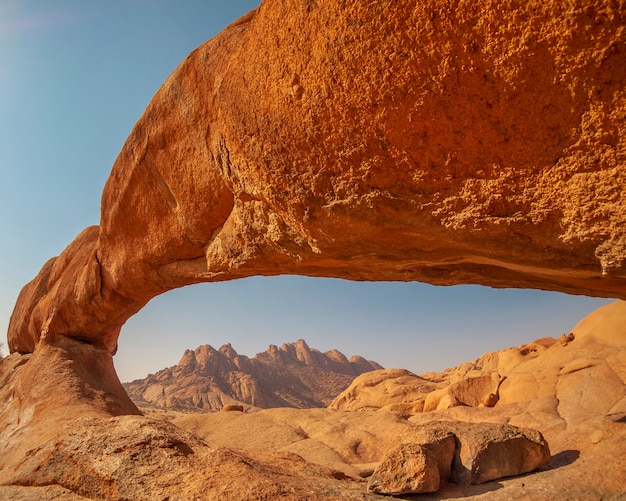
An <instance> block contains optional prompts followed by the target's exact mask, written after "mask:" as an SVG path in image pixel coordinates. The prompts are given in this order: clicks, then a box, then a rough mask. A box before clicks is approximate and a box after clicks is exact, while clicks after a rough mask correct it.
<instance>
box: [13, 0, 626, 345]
mask: <svg viewBox="0 0 626 501" xmlns="http://www.w3.org/2000/svg"><path fill="white" fill-rule="evenodd" d="M592 4H593V5H592ZM592 4H590V3H589V2H586V3H585V5H584V6H582V5H580V6H577V5H575V4H567V5H565V4H563V3H562V2H556V1H554V2H543V1H542V2H538V1H533V2H526V3H524V4H523V5H521V4H520V5H516V4H506V5H500V4H498V5H496V4H493V5H491V8H487V7H486V6H484V5H474V4H472V3H469V2H462V3H460V4H459V3H458V2H435V1H430V2H420V3H419V4H415V3H414V2H367V3H361V2H345V1H340V0H334V1H329V2H315V1H300V0H298V1H296V0H285V1H278V0H266V1H265V2H263V3H262V5H261V6H260V7H259V8H258V9H257V10H255V11H253V12H251V13H250V14H248V15H247V16H245V17H244V18H242V19H240V20H239V21H237V22H235V23H234V24H232V25H231V26H229V27H228V28H227V29H226V30H224V32H223V33H221V34H220V35H219V36H217V37H216V38H214V39H212V40H210V41H209V42H207V43H206V44H204V45H202V46H201V47H199V48H198V49H197V50H195V51H194V52H193V53H192V54H191V55H190V56H189V57H188V58H187V59H186V60H185V61H184V62H183V63H182V64H181V65H180V66H179V68H178V69H177V70H176V71H175V72H174V73H173V74H172V75H171V76H170V77H169V78H168V79H167V81H166V82H165V83H164V85H163V87H162V88H161V89H160V90H159V91H158V93H157V94H156V95H155V97H154V98H153V100H152V102H151V103H150V104H149V106H148V108H147V109H146V111H145V113H144V114H143V116H142V117H141V118H140V119H139V121H138V122H137V124H136V126H135V127H134V129H133V131H132V133H131V134H130V136H129V138H128V140H127V141H126V143H125V145H124V147H123V149H122V151H121V153H120V155H119V157H118V158H117V160H116V162H115V164H114V166H113V169H112V172H111V175H110V177H109V179H108V181H107V183H106V186H105V188H104V192H103V196H102V216H101V221H100V225H99V226H94V227H91V228H87V229H86V230H85V231H84V232H83V233H81V234H80V235H79V236H78V237H77V238H76V240H75V241H74V242H72V243H71V244H70V245H69V246H68V247H67V249H65V251H64V252H63V253H62V254H61V255H60V256H59V257H57V258H55V259H53V260H50V261H49V262H48V263H46V265H45V266H44V267H43V269H42V271H41V272H40V274H39V275H38V276H37V277H36V278H35V279H34V280H33V281H32V282H31V283H29V284H28V285H27V286H25V288H24V289H23V291H22V293H21V295H20V297H19V299H18V301H17V304H16V307H15V311H14V313H13V316H12V318H11V322H10V326H9V334H8V340H9V347H10V350H11V351H12V352H21V353H28V352H32V351H33V350H34V349H35V347H36V346H37V344H38V343H40V342H41V341H43V342H44V344H50V343H55V342H56V341H57V340H59V339H60V337H62V336H64V337H70V338H74V339H78V340H80V341H83V342H86V343H88V344H91V345H93V346H96V347H99V348H103V349H106V350H107V351H108V352H110V353H114V352H115V350H116V345H117V338H118V335H119V332H120V329H121V327H122V325H123V324H124V322H125V321H126V320H127V319H128V318H129V317H130V316H131V315H132V314H134V313H135V312H137V311H138V310H139V309H141V307H142V306H143V305H145V303H146V302H147V301H149V300H150V299H151V298H152V297H154V296H155V295H157V294H160V293H162V292H165V291H167V290H169V289H173V288H176V287H181V286H185V285H188V284H192V283H197V282H202V281H220V280H229V279H234V278H238V277H244V276H250V275H255V274H257V275H275V274H281V273H295V274H302V275H311V276H330V277H342V278H347V279H356V280H418V281H424V282H429V283H433V284H456V283H480V284H485V285H491V286H495V287H533V288H542V289H550V290H558V291H564V292H570V293H579V294H589V295H600V296H614V297H621V298H625V297H626V279H625V276H626V269H625V266H624V263H625V260H626V226H625V225H624V221H625V220H626V189H624V188H625V187H626V169H625V168H624V158H625V155H624V153H625V139H624V137H625V136H626V135H625V128H626V94H625V93H624V89H625V88H626V85H625V84H626V51H625V38H626V35H625V32H624V29H623V27H624V24H625V23H624V21H625V19H624V11H623V8H620V7H619V6H615V5H614V4H613V3H611V2H608V1H597V2H592ZM581 33H585V34H586V35H585V36H581V35H580V34H581Z"/></svg>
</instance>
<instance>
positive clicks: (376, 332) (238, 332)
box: [0, 0, 611, 381]
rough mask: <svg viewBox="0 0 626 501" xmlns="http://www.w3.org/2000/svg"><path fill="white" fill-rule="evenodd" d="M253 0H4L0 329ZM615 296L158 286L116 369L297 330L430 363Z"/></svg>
mask: <svg viewBox="0 0 626 501" xmlns="http://www.w3.org/2000/svg"><path fill="white" fill-rule="evenodd" d="M257 4H258V1H256V0H235V1H231V2H226V1H224V0H220V1H218V0H203V1H192V0H106V1H104V0H102V1H85V0H54V1H50V0H0V169H1V181H0V235H1V237H2V243H1V244H0V329H2V330H3V331H6V326H7V325H8V321H9V316H10V314H11V311H12V309H13V305H14V303H15V299H16V297H17V294H18V292H19V290H20V288H21V287H22V286H23V285H24V284H25V283H26V282H28V281H29V280H31V279H32V278H33V277H34V276H35V275H36V274H37V272H38V271H39V269H40V268H41V266H42V265H43V264H44V262H45V261H46V260H47V259H48V258H49V257H51V256H55V255H58V254H59V253H60V252H61V251H62V250H63V248H64V247H65V246H66V245H67V244H68V243H70V242H71V241H72V240H73V238H74V237H75V236H76V235H77V234H78V233H79V232H80V231H81V230H82V229H83V228H84V227H86V226H89V225H92V224H97V223H98V221H99V206H100V194H101V191H102V188H103V186H104V182H105V180H106V178H107V176H108V174H109V171H110V168H111V165H112V164H113V161H114V159H115V157H116V156H117V153H118V152H119V150H120V149H121V147H122V144H123V142H124V140H125V139H126V137H127V135H128V134H129V132H130V130H131V128H132V126H133V124H134V123H135V121H136V120H137V119H138V118H139V116H140V115H141V113H142V111H143V110H144V108H145V107H146V105H147V104H148V102H149V100H150V98H151V97H152V95H153V94H154V93H155V92H156V90H157V89H158V88H159V86H160V85H161V83H162V82H163V81H164V80H165V79H166V77H167V76H168V75H169V74H170V73H171V72H172V71H173V70H174V69H175V67H176V66H177V65H178V63H180V62H181V61H182V60H183V58H184V57H185V56H186V55H187V54H188V53H189V52H190V51H191V50H193V49H194V48H195V47H197V46H198V45H200V44H201V43H202V42H204V41H205V40H207V39H209V38H211V37H212V36H214V35H215V34H217V33H218V32H219V31H220V30H221V29H222V28H224V27H225V26H226V25H227V24H229V23H230V22H232V21H234V20H235V19H237V18H238V17H240V16H241V15H243V14H244V13H246V12H248V11H249V10H251V9H253V8H255V7H256V5H257ZM610 301H611V300H603V299H592V298H585V297H577V296H567V295H564V294H558V293H548V292H540V291H529V290H511V289H509V290H494V289H489V288H486V287H480V286H459V287H433V286H429V285H424V284H419V283H387V282H386V283H354V282H346V281H340V280H330V279H309V278H302V277H275V278H250V279H245V280H240V281H235V282H227V283H214V284H203V285H199V286H194V287H188V288H184V289H180V290H177V291H173V292H170V293H167V294H165V295H163V296H161V297H158V298H155V299H154V300H153V301H152V302H151V303H150V304H149V305H148V306H147V307H146V308H144V310H142V311H141V312H140V313H139V314H138V315H136V316H135V317H133V318H131V319H130V320H129V321H128V322H127V324H126V325H125V326H124V329H123V330H122V335H121V338H120V345H119V352H118V354H117V355H116V356H115V365H116V367H117V369H118V372H119V375H120V378H121V379H122V381H128V380H131V379H135V378H140V377H144V376H145V375H146V374H148V373H152V372H156V371H157V370H159V369H162V368H164V367H166V366H170V365H173V364H175V363H176V362H177V361H178V360H179V359H180V357H181V355H182V353H183V351H184V350H185V349H187V348H192V349H193V348H196V347H197V346H199V345H201V344H211V345H212V346H214V347H215V348H218V347H219V346H221V345H222V344H224V343H228V342H230V343H232V345H233V347H234V348H235V349H236V350H237V351H238V352H239V353H241V354H245V355H248V356H254V355H255V354H256V353H257V352H260V351H263V350H265V349H266V348H267V346H268V345H269V344H277V345H280V344H282V343H284V342H293V341H296V340H297V339H299V338H303V339H305V340H306V341H307V343H308V344H309V346H311V347H313V348H318V349H320V350H322V351H326V350H329V349H331V348H337V349H339V350H340V351H342V352H343V353H344V354H345V355H347V356H351V355H356V354H359V355H362V356H364V357H366V358H368V359H371V360H376V361H377V362H379V363H380V364H382V365H383V366H385V367H404V368H407V369H410V370H412V371H414V372H416V373H422V372H426V371H430V370H443V369H445V368H447V367H450V366H453V365H457V364H458V363H460V362H463V361H468V360H473V359H475V358H476V357H478V356H480V355H481V354H482V353H484V352H486V351H490V350H493V349H501V348H505V347H508V346H516V345H519V344H522V343H525V342H529V341H531V340H533V339H536V338H539V337H543V336H559V335H560V334H561V333H563V332H569V330H570V329H571V328H572V327H574V325H575V324H576V323H577V322H578V320H580V319H581V318H582V317H584V316H585V315H587V314H588V313H589V312H591V311H593V310H594V309H596V308H597V307H599V306H601V305H603V304H606V303H608V302H610ZM2 342H3V344H4V348H5V353H6V337H4V339H2Z"/></svg>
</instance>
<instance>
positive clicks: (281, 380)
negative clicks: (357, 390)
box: [124, 339, 382, 411]
mask: <svg viewBox="0 0 626 501" xmlns="http://www.w3.org/2000/svg"><path fill="white" fill-rule="evenodd" d="M376 369H382V366H380V365H378V364H377V363H376V362H372V361H369V360H365V359H364V358H363V357H359V356H353V357H350V359H349V360H348V359H347V358H346V356H345V355H344V354H343V353H341V352H339V351H337V350H331V351H328V352H326V353H321V352H320V351H319V350H316V349H311V348H309V346H308V345H307V344H306V342H305V341H304V340H303V339H299V340H298V341H297V342H295V343H286V344H283V345H282V346H281V347H278V346H275V345H270V346H269V348H268V349H267V350H266V351H264V352H263V353H258V354H257V355H256V356H254V357H253V358H248V357H246V356H245V355H239V354H238V353H237V352H236V351H235V350H234V349H233V347H232V346H231V345H230V344H226V345H224V346H222V347H220V349H219V350H216V349H215V348H213V347H211V346H208V345H204V346H200V347H199V348H197V349H195V350H187V351H185V354H184V355H183V357H182V358H181V359H180V362H179V363H178V364H177V365H175V366H174V367H169V368H167V369H163V370H161V371H159V372H157V373H156V374H150V375H149V376H147V377H146V378H144V379H138V380H136V381H133V382H131V383H124V389H125V390H126V392H127V393H128V395H129V396H130V398H131V400H132V401H133V402H135V404H137V405H153V406H156V407H162V408H167V409H174V410H196V411H198V410H200V411H211V410H220V409H223V408H224V407H225V406H233V405H240V406H242V408H243V409H245V410H250V409H253V408H264V409H267V408H270V407H297V408H308V407H326V406H327V405H328V404H330V402H331V401H332V400H333V398H335V397H336V396H337V394H339V393H340V392H341V391H343V390H345V389H346V388H347V387H348V385H349V384H350V383H351V382H352V380H353V379H354V378H355V376H358V375H360V374H362V373H364V372H369V371H372V370H376Z"/></svg>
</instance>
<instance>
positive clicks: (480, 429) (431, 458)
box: [367, 421, 551, 495]
mask: <svg viewBox="0 0 626 501" xmlns="http://www.w3.org/2000/svg"><path fill="white" fill-rule="evenodd" d="M404 435H405V438H404V440H403V441H402V443H401V444H400V445H399V446H398V447H396V448H394V449H392V450H391V451H389V452H387V454H386V455H385V456H384V457H383V459H382V461H381V462H380V464H379V465H378V466H377V467H376V469H375V470H374V473H373V474H372V476H371V477H370V479H369V482H368V486H367V487H368V490H369V491H371V492H375V493H378V494H390V495H400V494H412V493H422V492H435V491H437V490H438V489H439V486H440V484H441V483H442V482H447V481H449V480H453V481H454V482H455V483H457V484H460V485H469V484H482V483H485V482H490V481H492V480H497V479H499V478H502V477H511V476H516V475H521V474H523V473H528V472H530V471H533V470H536V469H538V468H542V467H544V466H547V465H548V463H549V462H550V457H551V456H550V448H549V447H548V444H547V442H546V441H545V439H544V438H543V436H542V435H541V433H539V432H538V431H536V430H529V429H523V428H518V427H516V426H510V425H501V424H492V423H464V422H461V421H456V422H447V423H446V422H441V423H438V422H436V421H435V422H432V423H430V424H429V425H427V426H423V427H419V428H417V429H416V430H414V431H413V433H410V432H405V434H404Z"/></svg>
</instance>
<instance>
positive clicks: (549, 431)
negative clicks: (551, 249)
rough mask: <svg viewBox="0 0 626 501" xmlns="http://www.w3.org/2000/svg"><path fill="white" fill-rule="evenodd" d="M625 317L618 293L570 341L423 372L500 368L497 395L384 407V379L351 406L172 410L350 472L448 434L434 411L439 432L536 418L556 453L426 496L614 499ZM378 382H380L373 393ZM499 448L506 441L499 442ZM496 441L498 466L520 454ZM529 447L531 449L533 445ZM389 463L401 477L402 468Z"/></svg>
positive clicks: (441, 377) (449, 376) (622, 442)
mask: <svg viewBox="0 0 626 501" xmlns="http://www.w3.org/2000/svg"><path fill="white" fill-rule="evenodd" d="M624 326H626V302H621V301H619V302H615V303H612V304H610V305H608V306H605V307H603V308H600V309H599V310H597V311H595V312H594V313H592V314H591V315H589V316H588V317H587V318H585V319H584V320H582V321H581V322H580V323H579V324H578V325H577V326H576V327H575V328H574V329H573V333H574V339H573V340H572V341H571V342H569V343H568V344H566V345H563V344H561V343H560V342H559V341H558V340H557V339H542V340H538V341H536V342H533V343H529V344H526V345H523V346H520V347H515V348H509V349H506V350H502V351H498V352H492V353H487V354H485V355H484V356H482V357H480V358H479V359H477V360H475V361H474V362H467V363H464V364H461V365H460V366H458V367H455V368H452V369H449V370H447V371H445V372H443V373H436V374H435V373H432V374H427V375H423V377H424V378H428V379H429V380H437V381H440V383H442V384H445V383H446V382H447V383H448V384H449V382H450V381H453V382H456V381H458V380H462V379H463V377H465V375H467V374H470V375H471V374H474V373H476V372H479V371H481V370H483V369H485V370H487V371H492V370H494V369H495V368H496V367H497V368H498V370H499V371H500V372H501V373H503V374H507V376H508V378H507V379H506V380H505V381H504V382H503V383H502V385H501V387H500V393H501V398H500V400H499V401H498V402H497V403H496V405H495V406H494V407H472V406H469V405H459V406H456V407H451V408H447V409H439V410H434V411H430V412H411V413H409V412H404V411H402V412H388V411H387V409H389V408H390V407H392V404H394V403H395V404H398V403H399V402H400V399H401V391H400V388H396V389H395V391H394V392H393V393H391V392H390V393H389V400H390V404H389V405H384V404H383V402H384V397H385V391H387V389H388V388H389V386H385V385H382V384H380V385H378V386H376V387H375V388H371V389H369V391H367V392H363V397H364V399H365V402H367V405H363V406H358V402H357V400H358V398H359V393H358V392H357V393H355V394H354V395H353V400H352V401H351V402H352V404H353V405H354V408H355V409H358V410H359V411H358V412H347V411H345V410H342V411H337V410H334V409H312V410H298V409H268V410H263V411H261V412H256V413H251V414H241V413H238V414H237V415H236V416H234V415H232V414H231V413H229V415H224V414H220V413H217V414H216V413H212V414H199V415H197V414H193V415H187V416H180V417H177V418H174V422H175V423H176V424H178V425H180V426H182V427H184V428H186V429H188V430H189V431H191V432H193V433H194V434H196V435H197V436H200V437H203V438H205V439H206V440H207V441H208V442H210V443H213V444H218V445H220V446H224V447H235V448H244V449H248V448H249V449H263V450H270V451H288V452H295V453H296V454H299V455H300V456H302V457H304V458H305V459H306V460H308V461H310V462H313V463H317V464H320V465H324V466H329V467H332V468H334V469H337V470H340V471H343V472H344V473H346V474H347V475H350V476H353V477H359V476H363V477H367V476H368V475H371V474H372V472H373V470H374V469H375V468H376V467H377V466H378V465H379V463H380V462H381V461H382V460H383V458H384V457H385V455H386V454H387V453H388V452H390V451H391V450H393V449H396V448H397V447H399V446H400V444H402V443H418V444H422V446H424V445H425V444H427V443H437V442H441V441H445V433H444V434H443V435H442V436H434V437H433V435H436V434H434V433H433V431H432V426H433V424H432V423H433V422H437V429H438V430H439V431H440V432H441V431H442V430H443V431H444V432H445V430H446V429H448V430H449V431H450V432H453V431H454V430H455V426H456V425H457V423H456V422H457V421H463V422H467V423H481V424H480V426H484V424H483V423H495V424H498V425H504V424H508V425H512V426H517V427H522V428H532V429H535V430H538V431H539V432H541V434H542V435H543V436H544V437H545V439H546V440H547V442H548V444H549V445H550V451H551V452H552V454H553V456H552V459H551V461H550V464H549V466H548V467H547V468H546V469H542V470H541V471H540V472H538V473H535V474H533V476H532V477H521V478H518V479H500V480H498V481H497V482H494V481H490V482H489V483H488V484H485V485H484V486H460V485H458V484H456V483H454V482H451V483H448V484H447V485H441V486H440V491H439V493H438V494H437V496H438V497H435V498H433V499H441V498H455V499H456V498H461V497H464V496H467V498H468V499H480V500H481V501H485V500H498V501H499V500H506V501H508V500H511V499H519V500H522V499H533V500H544V501H549V500H552V499H585V500H594V501H599V500H602V499H616V500H617V499H622V498H623V494H624V492H626V478H624V475H623V472H624V469H625V468H626V458H624V454H623V451H624V450H625V449H624V448H625V447H626V426H625V424H624V423H625V421H626V369H625V368H626V336H624V332H625V327H624ZM374 374H380V371H377V372H375V373H374ZM389 377H390V379H391V380H392V381H395V382H396V383H397V381H398V379H399V378H397V377H395V375H394V373H393V372H391V371H389ZM416 379H417V377H416V376H415V377H414V379H412V380H411V379H409V380H407V386H408V390H409V392H410V391H411V390H412V389H413V388H414V386H413V385H414V383H415V382H416V381H415V380H416ZM394 386H396V384H394ZM397 386H399V385H397ZM376 389H378V391H379V393H380V394H379V396H378V398H377V399H374V398H373V397H374V395H373V394H374V392H375V391H376ZM409 394H410V393H409ZM417 398H422V399H423V398H424V397H423V396H421V397H419V396H418V397H417ZM371 402H378V408H376V407H374V406H371V405H369V404H370V403H371ZM401 402H405V403H407V402H406V401H405V400H401ZM463 426H465V425H463ZM480 426H477V428H478V429H480ZM470 430H471V426H468V427H467V428H466V429H465V432H469V433H467V434H465V433H464V434H463V435H464V436H465V440H466V446H467V448H466V449H465V450H464V452H463V456H464V459H463V461H464V464H465V465H467V471H466V476H465V477H461V478H458V479H457V480H458V481H461V482H464V481H466V480H467V479H468V478H469V480H470V481H471V471H472V467H471V464H472V461H471V460H469V458H471V457H472V456H473V452H471V450H472V446H471V445H470V444H471V443H474V444H476V443H480V442H481V440H480V439H471V436H472V434H473V433H472V432H471V431H470ZM424 435H425V436H424ZM459 435H461V433H459ZM474 436H476V434H474ZM518 445H519V444H518ZM440 448H441V447H440V446H438V447H437V448H436V450H438V449H440ZM443 448H444V449H445V446H443ZM504 449H507V447H502V448H501V449H500V451H502V452H504ZM538 450H539V451H541V450H543V448H542V447H540V448H539V449H538ZM474 451H476V449H474ZM488 452H489V454H491V451H488ZM493 452H495V455H494V456H491V457H492V458H496V460H495V463H497V465H498V468H501V470H500V471H503V470H506V469H507V468H509V467H516V468H517V467H518V466H519V465H523V462H521V461H520V462H519V463H516V460H515V459H514V458H515V457H517V458H518V460H519V458H520V456H519V455H518V456H512V455H509V454H505V456H506V457H508V458H509V459H510V460H511V462H510V463H508V464H507V462H506V460H502V458H500V459H497V458H498V453H499V452H498V450H497V448H496V449H494V451H493ZM540 456H541V455H540ZM529 457H530V458H531V459H532V457H533V455H532V454H531V455H529ZM539 459H540V460H541V457H539ZM459 461H460V458H459ZM438 463H439V466H438V467H439V471H440V478H451V477H452V474H451V471H450V472H446V470H445V469H444V468H443V465H444V464H445V463H446V461H439V460H438ZM540 463H541V461H540ZM492 464H493V463H492ZM516 464H517V466H516ZM541 464H542V463H541ZM448 466H450V465H449V464H448ZM484 471H488V470H484ZM509 471H510V470H509ZM518 471H519V470H518ZM397 473H398V478H400V473H401V472H397ZM474 496H475V497H474ZM427 499H428V498H427Z"/></svg>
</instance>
